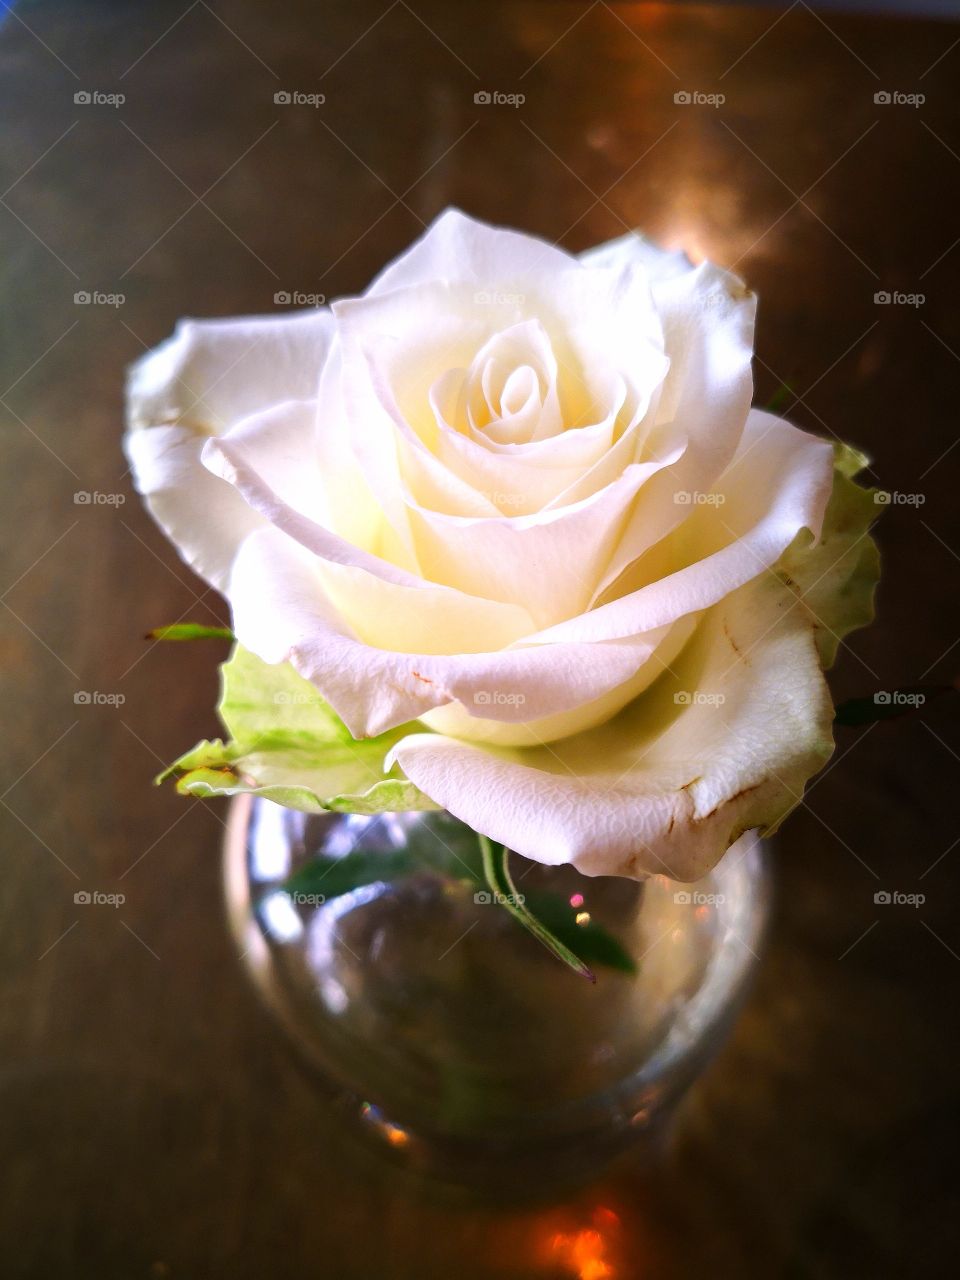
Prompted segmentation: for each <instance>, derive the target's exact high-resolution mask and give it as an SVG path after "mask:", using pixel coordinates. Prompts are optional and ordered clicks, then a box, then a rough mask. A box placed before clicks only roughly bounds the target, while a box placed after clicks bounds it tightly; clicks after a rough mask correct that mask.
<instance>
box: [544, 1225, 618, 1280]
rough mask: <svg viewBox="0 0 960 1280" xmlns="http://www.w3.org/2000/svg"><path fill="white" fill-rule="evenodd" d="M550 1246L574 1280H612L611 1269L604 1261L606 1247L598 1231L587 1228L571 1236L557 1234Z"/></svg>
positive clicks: (612, 1273) (605, 1260)
mask: <svg viewBox="0 0 960 1280" xmlns="http://www.w3.org/2000/svg"><path fill="white" fill-rule="evenodd" d="M551 1246H552V1250H553V1253H554V1254H555V1255H556V1256H557V1257H558V1259H559V1260H560V1262H561V1263H562V1264H563V1265H564V1266H567V1267H570V1269H571V1271H572V1273H573V1275H574V1276H575V1277H576V1280H613V1276H614V1272H613V1267H611V1266H610V1264H609V1262H608V1261H607V1259H606V1253H607V1247H606V1243H605V1241H604V1238H603V1236H602V1235H601V1233H600V1232H599V1231H594V1230H591V1229H590V1228H589V1227H587V1228H584V1229H583V1230H582V1231H576V1232H574V1233H573V1234H571V1235H564V1234H561V1233H558V1234H557V1235H555V1236H554V1237H553V1239H552V1241H551Z"/></svg>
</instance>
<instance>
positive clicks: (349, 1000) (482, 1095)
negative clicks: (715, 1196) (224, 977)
mask: <svg viewBox="0 0 960 1280" xmlns="http://www.w3.org/2000/svg"><path fill="white" fill-rule="evenodd" d="M348 854H352V862H351V863H350V864H346V863H344V862H343V859H344V858H345V857H346V856H347V855H348ZM361 854H367V855H372V856H373V857H378V856H379V857H383V866H384V868H385V869H386V874H387V876H388V877H389V878H384V879H382V880H374V879H372V878H370V877H369V876H368V877H367V882H366V883H360V884H357V885H356V886H355V887H352V888H348V889H347V890H346V891H342V890H343V870H344V867H347V866H352V865H353V863H354V862H356V861H357V858H358V855H361ZM408 855H409V857H408ZM362 860H363V859H361V861H362ZM366 862H367V865H368V866H369V865H370V857H368V858H367V859H366ZM511 864H512V869H513V876H514V880H515V882H516V887H517V889H518V891H520V892H522V893H524V894H525V895H528V901H529V905H531V906H534V907H535V909H536V907H537V905H539V906H540V907H543V906H544V905H548V906H549V907H550V909H551V911H552V912H553V913H554V915H555V918H559V917H558V916H557V915H556V913H557V910H558V909H559V910H560V911H561V912H567V913H568V918H567V925H568V927H567V933H568V934H570V933H571V931H572V936H573V938H574V942H576V940H577V938H578V937H580V936H581V935H579V934H578V933H577V929H578V928H579V927H580V926H583V927H584V928H585V929H586V928H587V927H588V926H589V933H590V937H591V938H592V939H593V947H592V948H591V950H592V952H593V953H594V963H593V968H594V970H595V973H596V977H597V981H596V983H595V984H591V983H590V982H588V981H586V980H585V979H584V978H582V977H580V976H578V975H577V974H575V973H574V972H572V971H571V970H569V969H568V968H566V967H565V966H564V965H563V964H562V963H561V962H560V961H558V960H557V959H556V958H555V957H554V956H553V955H551V954H550V953H549V952H548V951H547V950H546V949H545V948H544V947H543V946H542V945H541V944H540V943H539V942H537V941H536V940H535V939H534V938H533V937H531V936H530V934H528V933H527V932H526V930H524V929H523V928H522V926H520V925H519V924H518V923H517V922H516V921H515V920H514V919H513V918H512V917H511V916H510V915H509V914H508V912H507V911H506V910H505V909H504V908H503V907H502V906H501V905H498V904H497V903H495V902H493V901H491V899H490V894H489V893H487V892H486V891H485V889H484V887H483V886H482V884H481V883H479V881H478V874H479V873H478V871H477V868H478V853H477V839H476V836H475V835H474V833H473V832H471V831H470V830H469V828H467V827H465V826H464V825H463V824H462V823H460V822H459V821H457V820H456V819H455V818H453V817H452V816H451V815H450V814H448V813H443V812H432V813H411V814H384V815H381V816H378V817H374V818H368V817H361V816H358V815H340V814H323V815H319V816H314V815H305V814H302V813H298V812H295V811H293V810H289V809H283V808H280V807H279V806H277V805H274V804H272V803H270V802H269V801H265V800H261V799H255V800H251V798H250V797H248V796H244V797H241V798H239V799H237V800H235V801H234V804H233V807H232V810H231V815H230V822H229V827H228V834H227V840H226V849H225V876H226V894H227V902H228V908H229V914H230V919H231V922H232V927H233V929H234V932H235V934H236V937H237V940H238V942H239V944H240V949H241V952H242V954H243V958H244V963H245V964H246V966H247V967H248V969H249V972H250V974H251V976H252V978H253V980H254V982H255V983H256V985H257V987H258V989H259V990H260V992H261V994H262V995H263V996H264V998H265V999H266V1001H267V1003H268V1004H269V1006H270V1007H271V1008H272V1009H273V1010H274V1012H275V1013H276V1014H277V1015H278V1016H279V1018H280V1019H281V1021H282V1022H283V1024H284V1025H285V1026H286V1028H287V1029H288V1031H289V1032H290V1033H291V1035H292V1037H293V1039H294V1042H295V1044H296V1045H297V1047H298V1048H299V1050H300V1051H301V1053H302V1054H303V1055H304V1056H305V1058H306V1060H307V1061H308V1063H309V1064H310V1065H311V1066H312V1067H313V1068H315V1069H316V1070H317V1071H318V1072H319V1073H320V1075H321V1077H322V1078H323V1080H324V1081H325V1082H326V1083H327V1084H328V1085H329V1086H331V1087H332V1088H333V1089H334V1090H335V1091H336V1093H337V1095H338V1097H339V1100H340V1102H341V1103H342V1105H343V1106H344V1107H345V1108H346V1109H347V1110H348V1111H350V1112H351V1113H352V1114H353V1115H355V1117H356V1118H357V1120H358V1121H359V1122H360V1124H361V1125H362V1126H363V1127H364V1128H365V1129H366V1130H367V1131H368V1132H369V1133H370V1134H371V1135H372V1136H373V1137H374V1138H375V1139H376V1140H377V1141H378V1142H379V1143H380V1144H381V1145H382V1146H383V1148H384V1150H385V1151H388V1152H390V1153H392V1154H393V1155H394V1156H395V1157H397V1158H399V1159H402V1160H403V1161H404V1162H406V1163H408V1164H410V1165H413V1166H415V1167H417V1168H418V1169H420V1170H422V1171H424V1172H426V1173H428V1174H431V1175H435V1176H439V1177H440V1178H442V1179H445V1180H452V1181H456V1182H466V1183H470V1184H474V1185H481V1186H487V1187H489V1188H495V1189H497V1190H500V1191H503V1192H505V1193H509V1194H514V1193H515V1192H516V1191H522V1190H529V1189H530V1187H531V1186H532V1185H537V1186H542V1185H544V1183H545V1182H546V1183H549V1184H550V1185H551V1186H553V1185H557V1184H558V1183H562V1182H565V1181H575V1180H577V1179H580V1178H585V1177H589V1176H590V1175H591V1174H593V1173H595V1172H596V1171H597V1170H598V1168H600V1167H601V1166H602V1165H603V1164H605V1163H606V1162H607V1161H608V1160H609V1159H611V1158H612V1157H613V1156H615V1155H616V1154H618V1153H619V1152H620V1151H622V1150H624V1149H626V1148H628V1147H631V1146H635V1145H637V1144H639V1143H642V1144H645V1145H646V1147H647V1149H648V1150H654V1149H655V1148H656V1145H657V1139H658V1136H659V1135H660V1134H661V1133H662V1130H663V1126H664V1122H665V1121H666V1120H667V1119H668V1118H669V1115H670V1112H671V1109H672V1107H673V1105H674V1104H675V1102H676V1101H677V1099H678V1098H679V1096H680V1095H681V1093H682V1092H683V1091H684V1090H685V1089H686V1088H687V1087H688V1085H689V1084H690V1083H691V1082H692V1081H693V1079H694V1078H695V1077H696V1075H697V1074H698V1072H700V1071H701V1070H702V1068H703V1066H704V1065H705V1063H706V1061H707V1060H708V1059H709V1057H710V1056H711V1055H712V1054H713V1053H714V1051H715V1050H716V1049H717V1048H718V1046H719V1044H720V1042H721V1039H722V1037H723V1034H724V1032H725V1030H726V1029H727V1027H728V1026H729V1023H730V1021H731V1018H732V1015H733V1014H734V1012H735V1010H736V1008H737V1005H738V1002H739V1000H740V998H741V996H742V994H743V991H744V987H745V984H746V981H747V979H748V977H749V976H750V972H751V970H752V968H753V966H754V964H755V963H756V956H757V951H758V949H759V945H760V938H761V934H762V930H763V926H764V922H765V919H766V914H767V900H768V874H767V865H766V857H765V853H764V850H763V848H762V846H761V844H760V842H759V841H758V840H757V839H756V838H755V837H754V836H753V835H750V834H748V835H747V836H744V837H743V838H742V839H741V840H740V841H739V842H738V843H737V844H736V845H735V846H734V847H733V848H732V849H731V850H730V851H729V852H728V853H727V855H726V857H725V858H724V859H723V860H722V862H721V863H720V865H719V866H718V867H717V868H716V869H715V870H714V871H713V872H712V873H711V874H710V875H709V876H707V877H705V878H704V879H703V880H701V881H699V882H698V883H697V884H695V885H680V884H677V883H676V882H674V881H671V880H668V879H666V878H665V877H662V876H654V877H653V878H652V879H649V880H646V881H644V882H643V883H638V882H635V881H630V880H622V879H614V878H607V877H599V878H589V877H585V876H581V875H580V874H579V873H578V872H576V871H574V870H572V869H571V868H570V867H545V866H542V865H540V864H539V863H535V862H528V861H526V860H524V859H522V858H519V857H516V856H514V857H513V858H512V860H511ZM305 869H307V871H306V879H304V872H305ZM291 877H296V878H295V879H294V881H293V884H294V885H296V884H302V885H304V886H305V887H306V888H307V889H308V890H309V891H307V892H304V891H302V890H299V889H296V888H294V887H292V886H291V883H290V881H291ZM324 877H332V878H328V879H327V881H326V883H327V884H328V885H329V886H330V887H331V888H333V889H334V890H335V891H336V892H335V893H331V894H325V893H323V886H324ZM558 904H559V908H558ZM578 920H579V924H578ZM598 930H602V931H603V934H602V937H601V938H600V942H599V943H598V942H597V940H596V938H597V932H598ZM583 936H584V937H586V936H587V934H586V933H585V934H584V935H583ZM611 938H612V939H614V940H615V942H614V947H615V948H616V952H615V955H614V957H613V959H614V961H615V964H618V965H619V966H620V967H612V966H611V965H610V964H604V963H597V962H596V954H597V953H598V952H597V948H598V946H599V948H600V950H599V955H600V956H601V959H602V957H603V954H604V953H603V940H604V939H607V940H608V941H609V940H610V939H611ZM617 944H619V946H618V947H617ZM624 954H625V955H626V956H627V957H629V960H631V961H632V962H633V966H634V969H633V972H628V971H626V969H625V966H624V965H623V959H624Z"/></svg>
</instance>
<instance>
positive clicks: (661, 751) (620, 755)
mask: <svg viewBox="0 0 960 1280" xmlns="http://www.w3.org/2000/svg"><path fill="white" fill-rule="evenodd" d="M860 463H862V459H860V460H857V459H856V458H855V457H854V455H853V454H852V452H851V451H850V450H841V451H840V453H839V456H838V458H837V461H836V473H835V479H834V487H833V492H832V494H831V497H830V502H829V505H828V508H827V512H826V516H825V519H824V527H823V532H822V535H821V536H820V537H819V538H818V539H817V540H816V541H813V540H812V539H811V537H810V535H809V534H807V533H806V532H803V533H801V534H799V535H798V537H797V538H796V540H795V541H794V543H793V544H792V545H791V547H790V548H789V550H788V551H787V552H786V553H785V555H784V556H783V557H782V559H781V560H780V562H779V563H778V565H777V566H776V568H775V569H774V571H772V572H769V573H764V574H762V575H761V576H760V577H758V578H756V579H755V580H754V581H752V582H750V583H748V584H747V585H746V586H743V587H741V588H740V589H739V590H737V591H735V592H733V593H732V594H731V595H729V596H727V597H726V598H725V599H724V600H722V601H721V602H720V603H719V604H717V605H715V606H714V607H713V608H712V609H711V610H709V612H708V613H707V614H706V616H705V618H704V620H703V622H702V624H701V626H700V629H699V630H698V633H697V635H696V636H695V638H694V639H693V641H691V643H690V645H689V646H688V647H687V649H686V650H684V652H683V654H681V656H680V658H679V659H678V660H677V661H676V662H675V663H673V664H671V670H670V671H669V673H668V674H665V675H664V676H663V677H662V678H661V680H660V681H658V682H657V684H656V685H654V686H653V687H652V688H651V689H649V690H648V691H647V693H646V694H644V696H643V697H641V698H638V699H637V701H636V702H635V703H633V704H632V705H631V706H630V707H628V708H627V709H626V710H625V711H624V712H622V713H621V714H620V715H619V716H616V717H614V718H613V719H612V720H610V721H608V722H607V723H606V724H604V725H602V726H600V727H599V728H597V729H594V730H592V731H590V732H588V733H583V734H579V735H577V736H576V737H574V738H569V739H566V740H565V741H563V742H559V743H555V744H553V745H552V746H551V747H550V748H549V749H548V750H547V749H543V750H528V751H506V750H503V749H499V750H498V749H495V748H486V749H484V748H482V747H478V746H474V745H473V744H471V743H467V742H460V741H457V740H455V739H453V738H444V737H439V736H436V735H433V736H429V735H424V734H415V735H412V736H410V737H408V738H404V739H402V740H401V741H400V742H399V743H398V744H397V746H396V747H395V748H394V750H393V752H391V754H390V755H389V756H388V757H387V761H386V763H387V766H388V767H389V766H390V765H391V764H393V763H394V762H396V763H399V764H400V766H401V767H402V769H403V770H404V773H405V774H406V776H407V777H408V778H409V779H410V780H411V781H412V782H414V783H416V784H417V786H419V787H420V788H421V790H423V791H424V792H425V793H426V794H428V795H430V797H431V799H433V800H435V801H436V802H437V803H439V804H442V805H444V806H445V807H446V808H448V809H449V810H450V811H451V812H452V813H454V814H455V815H456V816H457V817H459V818H461V819H462V820H463V821H464V822H467V823H468V824H469V825H471V826H472V827H474V828H475V829H476V830H477V831H481V832H483V833H484V834H486V835H487V836H490V837H491V838H492V839H495V840H498V841H501V842H503V843H504V844H506V845H508V846H509V847H511V848H513V849H516V850H517V851H518V852H519V853H522V854H524V855H526V856H527V857H530V858H534V859H536V860H537V861H539V862H547V863H558V862H572V863H573V864H574V865H576V866H577V867H578V868H579V869H580V870H581V871H583V872H584V873H586V874H588V875H629V876H636V877H642V876H644V875H650V874H657V873H660V872H664V873H666V874H668V875H672V876H674V877H676V878H677V879H680V880H694V879H697V878H699V877H700V876H701V875H703V874H704V872H705V871H706V870H708V869H709V868H710V867H711V866H713V865H714V863H716V862H717V861H718V860H719V858H720V857H721V856H722V854H723V853H724V851H725V850H726V849H727V848H728V846H729V845H730V844H732V843H733V842H734V841H735V840H736V839H737V837H738V836H739V835H740V834H741V833H742V832H743V831H746V830H748V829H751V828H754V827H761V828H766V829H767V830H771V829H773V828H775V827H776V826H777V825H778V824H779V822H780V821H781V820H782V819H783V818H784V817H785V816H786V814H787V813H788V812H789V810H790V809H791V808H792V807H793V806H794V805H795V804H797V803H799V801H800V800H801V798H802V793H803V787H804V785H805V783H806V781H807V779H808V778H809V777H811V776H812V774H814V773H815V772H816V771H817V770H818V769H819V768H821V767H822V765H823V764H824V763H825V762H826V760H827V758H828V757H829V755H830V753H831V751H832V750H833V742H832V735H831V725H832V720H833V707H832V700H831V698H830V695H829V690H828V688H827V684H826V680H825V679H824V676H823V672H822V669H821V663H822V662H824V661H827V660H830V659H832V657H833V655H834V653H835V652H836V647H837V644H838V643H839V641H840V639H841V637H842V636H843V635H845V634H846V633H847V632H848V631H850V630H852V629H853V628H854V627H858V626H864V625H865V624H866V623H867V622H869V621H870V619H871V617H872V616H873V590H874V586H875V584H876V581H877V577H878V575H879V561H878V557H877V551H876V547H875V545H874V544H873V541H872V540H871V538H870V537H869V526H870V524H871V521H872V518H873V515H874V514H875V509H874V507H873V503H872V501H871V495H870V493H869V492H867V491H865V490H863V489H861V488H860V487H859V486H857V485H855V484H853V482H852V480H851V479H850V477H851V476H852V475H853V474H854V473H855V471H856V470H857V469H858V466H859V465H860ZM721 699H722V701H721Z"/></svg>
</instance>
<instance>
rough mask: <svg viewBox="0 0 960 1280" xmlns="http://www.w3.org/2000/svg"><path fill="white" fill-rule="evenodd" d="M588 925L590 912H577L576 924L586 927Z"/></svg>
mask: <svg viewBox="0 0 960 1280" xmlns="http://www.w3.org/2000/svg"><path fill="white" fill-rule="evenodd" d="M589 923H590V912H589V911H578V912H577V924H582V925H588V924H589Z"/></svg>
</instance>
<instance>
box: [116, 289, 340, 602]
mask: <svg viewBox="0 0 960 1280" xmlns="http://www.w3.org/2000/svg"><path fill="white" fill-rule="evenodd" d="M332 327H333V321H332V317H331V316H330V314H329V313H328V312H321V311H309V312H304V313H300V314H296V315H292V316H289V317H284V318H283V319H275V318H271V317H252V318H249V319H240V320H204V321H198V320H187V321H181V323H180V324H179V325H178V326H177V329H176V332H175V333H174V335H173V336H172V337H171V338H169V339H168V340H167V341H166V342H164V343H162V344H161V345H160V346H159V347H157V348H155V349H154V350H153V351H150V352H148V353H147V355H145V356H144V357H142V358H141V359H140V360H138V361H137V362H136V364H134V365H133V366H132V367H131V369H130V373H129V378H128V384H127V425H128V428H129V430H128V434H127V436H126V438H125V449H126V453H127V457H128V459H129V461H130V466H131V468H132V471H133V476H134V482H135V484H136V486H137V489H138V491H139V492H140V493H141V494H142V495H143V497H144V499H145V501H146V505H147V507H148V509H149V511H150V513H151V514H152V515H153V517H154V519H155V520H156V521H157V523H158V524H159V525H160V527H161V528H162V529H163V530H164V532H165V533H166V534H167V535H168V537H170V538H171V540H172V541H173V543H174V544H175V546H176V547H177V549H178V551H179V552H180V554H181V556H182V557H183V559H184V560H185V561H186V562H187V563H188V564H189V565H191V567H192V568H193V569H195V570H196V572H197V573H199V574H200V575H201V576H202V577H204V578H205V579H206V580H207V581H208V582H209V583H211V585H213V586H215V587H217V588H219V589H221V590H222V589H223V588H224V586H225V585H226V582H227V579H228V577H229V573H230V566H231V563H232V560H233V555H234V553H235V551H236V548H237V547H238V546H239V544H240V542H242V540H243V538H244V537H246V535H247V534H248V533H250V532H251V531H252V530H253V529H255V528H259V527H260V526H261V525H262V523H263V521H262V520H261V518H260V517H259V516H258V515H256V514H255V513H254V512H252V511H251V510H250V509H249V507H247V505H246V504H245V503H244V502H243V500H242V499H241V498H240V496H239V495H238V494H237V493H236V492H235V491H234V490H233V489H232V488H231V487H230V486H229V485H226V484H224V483H223V482H222V481H220V480H217V479H215V478H214V477H213V476H211V474H210V473H209V472H208V471H206V470H205V469H204V467H203V466H202V465H201V463H200V453H201V450H202V447H203V444H204V441H205V440H206V438H207V437H209V436H212V435H216V434H217V433H219V432H221V431H225V430H227V429H228V428H229V427H230V426H231V424H233V423H234V422H236V421H238V420H239V419H241V418H243V417H246V416H247V415H248V414H250V413H251V412H253V411H255V410H256V409H258V408H259V407H261V406H265V405H269V404H271V403H273V402H275V401H276V400H279V399H285V398H287V397H290V396H300V395H302V396H312V395H314V394H315V391H316V384H317V379H318V378H319V375H320V370H321V367H322V365H323V362H324V359H325V357H326V353H327V350H328V347H329V343H330V335H331V332H332Z"/></svg>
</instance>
